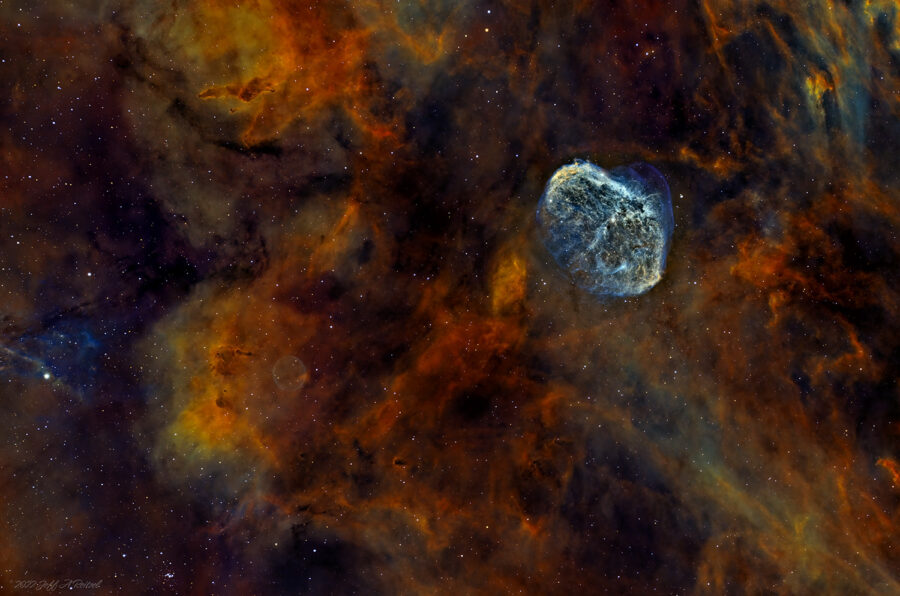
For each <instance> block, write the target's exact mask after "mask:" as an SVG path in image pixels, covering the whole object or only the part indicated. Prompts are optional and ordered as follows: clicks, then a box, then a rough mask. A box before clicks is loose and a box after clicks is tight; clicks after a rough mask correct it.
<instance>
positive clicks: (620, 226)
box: [537, 159, 675, 296]
mask: <svg viewBox="0 0 900 596" xmlns="http://www.w3.org/2000/svg"><path fill="white" fill-rule="evenodd" d="M537 223H538V229H539V230H540V235H541V240H542V241H543V243H544V246H545V247H546V248H547V251H548V252H549V253H550V255H551V256H552V257H553V259H554V260H555V261H556V263H557V264H558V265H559V266H560V267H561V268H562V269H563V271H565V272H566V273H567V274H568V275H569V276H570V278H571V279H572V281H573V282H574V283H575V284H576V285H577V286H579V287H580V288H582V289H583V290H585V291H587V292H590V293H592V294H595V295H598V296H637V295H639V294H643V293H645V292H647V291H648V290H650V288H652V287H653V286H655V285H656V284H657V283H658V282H659V280H660V279H662V275H663V272H664V271H665V268H666V256H667V255H668V253H669V246H670V244H671V240H672V230H673V229H674V227H675V223H674V218H673V216H672V197H671V195H670V194H669V185H668V184H667V183H666V180H665V178H664V177H663V175H662V174H661V173H660V172H659V170H657V169H656V168H654V167H653V166H651V165H648V164H645V163H634V164H631V165H628V166H621V167H617V168H614V169H612V170H609V171H607V170H604V169H603V168H601V167H599V166H596V165H594V164H592V163H590V162H587V161H582V160H580V159H576V160H575V162H574V163H572V164H569V165H565V166H562V167H561V168H559V169H558V170H556V172H554V173H553V176H551V177H550V180H549V181H548V182H547V187H546V189H545V190H544V194H543V195H542V196H541V198H540V201H539V202H538V209H537Z"/></svg>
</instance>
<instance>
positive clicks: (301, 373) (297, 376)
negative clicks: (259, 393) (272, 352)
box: [272, 355, 309, 391]
mask: <svg viewBox="0 0 900 596" xmlns="http://www.w3.org/2000/svg"><path fill="white" fill-rule="evenodd" d="M308 378H309V373H308V372H307V370H306V365H305V364H303V361H302V360H300V359H299V358H297V357H296V356H290V355H287V356H282V357H281V358H279V359H278V360H277V361H276V362H275V366H273V367H272V379H273V380H274V381H275V386H276V387H278V388H279V389H281V390H282V391H297V390H298V389H300V388H301V387H303V386H304V385H305V384H306V381H307V379H308Z"/></svg>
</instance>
